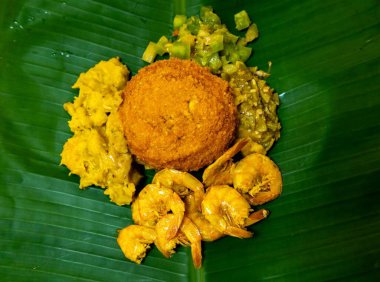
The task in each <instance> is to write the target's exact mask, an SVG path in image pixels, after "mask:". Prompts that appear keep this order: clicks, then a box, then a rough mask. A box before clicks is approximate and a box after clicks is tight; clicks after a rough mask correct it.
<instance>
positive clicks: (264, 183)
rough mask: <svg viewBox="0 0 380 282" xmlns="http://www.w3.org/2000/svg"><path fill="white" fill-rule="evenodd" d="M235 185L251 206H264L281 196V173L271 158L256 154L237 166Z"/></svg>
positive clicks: (244, 159)
mask: <svg viewBox="0 0 380 282" xmlns="http://www.w3.org/2000/svg"><path fill="white" fill-rule="evenodd" d="M233 185H234V188H235V189H237V190H238V191H239V192H241V193H242V194H243V195H244V196H246V197H247V198H248V200H249V202H250V204H252V205H262V204H264V203H266V202H269V201H271V200H273V199H275V198H277V197H278V196H279V195H280V194H281V191H282V177H281V172H280V170H279V169H278V167H277V165H276V164H275V163H274V162H273V161H272V160H271V159H270V158H269V157H267V156H265V155H262V154H258V153H254V154H251V155H248V156H246V157H245V158H243V159H242V160H240V161H239V162H238V163H237V164H236V166H235V169H234V171H233Z"/></svg>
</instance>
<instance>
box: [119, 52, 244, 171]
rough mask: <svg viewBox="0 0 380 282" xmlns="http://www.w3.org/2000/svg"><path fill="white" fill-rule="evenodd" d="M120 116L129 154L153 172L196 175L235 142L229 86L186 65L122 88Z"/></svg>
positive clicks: (167, 65)
mask: <svg viewBox="0 0 380 282" xmlns="http://www.w3.org/2000/svg"><path fill="white" fill-rule="evenodd" d="M119 111H120V116H121V120H122V122H123V128H124V133H125V136H126V139H127V142H128V146H129V148H130V150H131V152H132V153H133V154H134V155H136V157H137V159H138V160H140V161H141V162H143V163H145V164H146V165H148V166H151V167H153V168H156V169H162V168H175V169H179V170H183V171H193V170H198V169H200V168H202V167H204V166H206V165H208V164H210V163H212V162H213V161H214V160H215V159H216V158H218V157H219V156H220V155H221V154H222V153H223V152H224V151H225V150H226V149H227V147H228V145H229V144H230V142H231V141H232V140H233V138H234V137H235V130H236V125H237V116H236V108H235V105H234V102H233V98H232V94H231V93H230V91H229V87H228V83H227V82H226V81H224V80H223V79H221V78H219V77H217V76H215V75H213V74H211V73H210V72H209V71H208V69H206V68H203V67H201V66H199V65H198V64H196V63H195V62H192V61H189V60H179V59H169V60H161V61H158V62H156V63H153V64H151V65H149V66H147V67H145V68H142V69H141V70H140V71H139V72H138V74H137V75H135V76H134V77H133V78H132V79H131V81H130V82H129V83H127V86H126V88H125V90H124V101H123V104H122V105H121V107H120V110H119Z"/></svg>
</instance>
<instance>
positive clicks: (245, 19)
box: [234, 10, 251, 30]
mask: <svg viewBox="0 0 380 282" xmlns="http://www.w3.org/2000/svg"><path fill="white" fill-rule="evenodd" d="M234 19H235V25H236V29H237V30H242V29H245V28H247V27H249V25H250V24H251V20H250V19H249V16H248V14H247V12H246V11H245V10H242V11H240V12H239V13H237V14H235V15H234Z"/></svg>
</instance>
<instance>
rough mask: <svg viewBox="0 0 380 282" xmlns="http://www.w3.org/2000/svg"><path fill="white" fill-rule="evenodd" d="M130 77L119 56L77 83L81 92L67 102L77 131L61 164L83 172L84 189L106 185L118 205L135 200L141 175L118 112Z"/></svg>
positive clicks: (63, 154)
mask: <svg viewBox="0 0 380 282" xmlns="http://www.w3.org/2000/svg"><path fill="white" fill-rule="evenodd" d="M128 75H129V71H128V69H127V67H126V66H124V65H123V64H121V63H120V61H119V59H118V58H112V59H110V60H108V61H101V62H99V63H98V64H97V65H95V66H94V67H93V68H91V69H89V70H88V71H87V72H86V73H82V74H81V75H80V76H79V78H78V80H77V81H76V82H75V84H74V85H73V88H78V89H79V95H78V96H77V97H75V99H74V102H73V103H71V102H70V103H66V104H65V105H64V109H65V110H66V111H67V112H68V113H69V114H70V116H71V120H70V121H69V127H70V129H71V131H72V132H73V133H74V135H73V136H72V137H71V138H70V139H68V140H67V142H66V143H65V145H64V147H63V151H62V153H61V158H62V160H61V164H63V165H65V166H67V168H68V169H69V170H70V174H77V175H79V176H80V185H79V187H80V188H81V189H83V188H86V187H88V186H91V185H96V186H100V187H102V188H105V191H104V194H106V195H109V197H110V199H111V201H112V202H115V203H116V204H117V205H125V204H130V203H131V201H132V198H133V195H134V193H135V185H136V184H137V182H138V181H139V180H140V178H141V175H140V174H139V173H138V172H137V171H136V170H135V169H134V168H133V167H132V162H133V160H132V156H131V154H130V153H129V151H128V147H127V142H126V140H125V138H124V133H123V129H122V125H121V121H120V119H119V115H118V113H117V109H118V107H119V106H120V104H121V102H122V92H123V89H124V87H125V85H126V83H127V81H128Z"/></svg>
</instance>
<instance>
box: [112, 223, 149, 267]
mask: <svg viewBox="0 0 380 282" xmlns="http://www.w3.org/2000/svg"><path fill="white" fill-rule="evenodd" d="M154 240H156V232H155V231H154V229H153V228H149V227H146V226H140V225H129V226H127V227H125V228H124V229H122V230H120V232H119V235H118V237H117V243H118V244H119V246H120V248H121V250H122V251H123V253H124V255H125V256H126V257H127V258H128V259H130V260H131V261H134V262H135V263H138V264H140V263H141V261H142V260H143V259H144V257H145V255H146V252H147V250H148V249H149V248H150V244H152V243H153V242H154Z"/></svg>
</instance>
